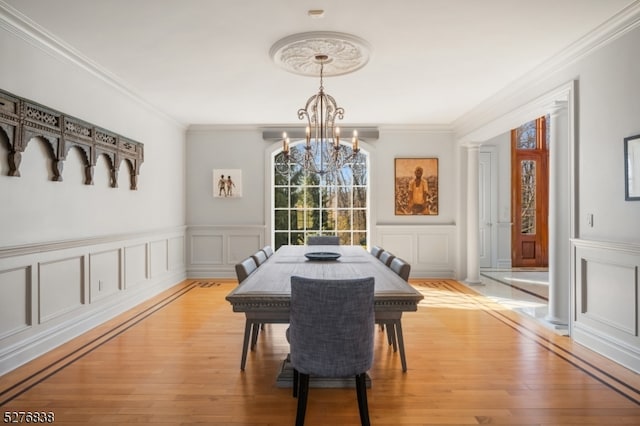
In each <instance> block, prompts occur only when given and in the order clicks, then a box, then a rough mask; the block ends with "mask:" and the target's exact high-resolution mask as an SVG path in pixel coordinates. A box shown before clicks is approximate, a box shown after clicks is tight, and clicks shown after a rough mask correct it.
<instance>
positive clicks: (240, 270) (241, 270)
mask: <svg viewBox="0 0 640 426" xmlns="http://www.w3.org/2000/svg"><path fill="white" fill-rule="evenodd" d="M256 269H258V265H257V264H256V261H255V260H254V259H253V257H247V258H246V259H244V260H243V261H242V262H240V263H237V264H236V276H237V277H238V284H242V282H243V281H244V280H246V279H247V277H248V276H249V275H251V273H252V272H253V271H255V270H256Z"/></svg>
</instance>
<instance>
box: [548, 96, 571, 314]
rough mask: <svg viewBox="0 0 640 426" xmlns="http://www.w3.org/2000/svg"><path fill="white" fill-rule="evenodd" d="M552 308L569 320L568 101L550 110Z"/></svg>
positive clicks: (550, 278) (550, 306)
mask: <svg viewBox="0 0 640 426" xmlns="http://www.w3.org/2000/svg"><path fill="white" fill-rule="evenodd" d="M549 130H550V132H549V221H548V227H549V312H548V314H547V318H546V320H547V321H549V322H551V323H553V324H558V325H566V324H568V323H569V288H570V286H571V283H570V277H569V268H570V262H571V259H570V245H569V221H568V217H569V211H570V210H569V175H568V170H569V163H568V161H569V154H568V152H569V146H568V144H569V140H568V128H567V103H566V102H555V103H554V105H553V107H552V109H551V111H550V112H549Z"/></svg>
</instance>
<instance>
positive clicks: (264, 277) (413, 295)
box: [226, 245, 424, 312]
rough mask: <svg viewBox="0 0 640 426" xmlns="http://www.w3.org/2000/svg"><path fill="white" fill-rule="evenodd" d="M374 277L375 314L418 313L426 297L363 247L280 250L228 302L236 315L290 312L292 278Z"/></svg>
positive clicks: (230, 294)
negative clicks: (329, 256) (321, 256)
mask: <svg viewBox="0 0 640 426" xmlns="http://www.w3.org/2000/svg"><path fill="white" fill-rule="evenodd" d="M318 252H320V253H338V254H340V257H339V258H338V259H337V260H309V259H307V257H305V254H308V253H318ZM294 275H297V276H301V277H307V278H319V279H353V278H365V277H374V279H375V296H374V298H375V302H374V304H375V309H376V311H384V310H389V311H396V312H402V311H415V310H417V304H418V302H419V301H420V300H422V299H423V298H424V296H423V295H422V294H421V293H420V292H419V291H417V290H416V289H414V288H413V287H412V286H410V285H409V284H408V283H407V282H406V281H405V280H403V279H402V278H400V276H398V275H397V274H396V273H395V272H393V271H392V270H391V269H390V268H389V267H387V266H386V265H385V264H384V263H382V262H381V261H380V260H378V259H377V258H376V257H375V256H373V255H372V254H370V253H369V252H368V251H366V250H365V249H364V248H363V247H361V246H345V245H332V246H281V247H280V248H279V249H278V250H277V251H276V252H275V253H274V255H273V256H271V257H270V258H269V259H267V261H266V262H264V263H263V264H262V265H260V266H259V267H258V269H257V270H256V271H254V272H253V273H252V274H250V275H249V277H248V278H247V279H245V280H244V281H243V282H242V284H240V285H239V286H238V287H236V288H235V289H234V290H233V291H231V292H230V293H229V294H228V295H227V297H226V299H227V300H228V301H229V302H230V303H231V304H232V306H233V310H234V311H236V312H250V311H253V312H256V311H272V312H274V311H280V312H288V310H289V302H290V299H291V277H292V276H294Z"/></svg>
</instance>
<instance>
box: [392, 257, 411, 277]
mask: <svg viewBox="0 0 640 426" xmlns="http://www.w3.org/2000/svg"><path fill="white" fill-rule="evenodd" d="M389 268H391V270H392V271H393V272H395V273H396V274H398V275H399V276H400V278H402V279H403V280H405V281H409V274H410V273H411V265H410V264H409V263H407V262H405V261H404V260H403V259H400V258H399V257H395V258H393V260H392V261H391V264H389Z"/></svg>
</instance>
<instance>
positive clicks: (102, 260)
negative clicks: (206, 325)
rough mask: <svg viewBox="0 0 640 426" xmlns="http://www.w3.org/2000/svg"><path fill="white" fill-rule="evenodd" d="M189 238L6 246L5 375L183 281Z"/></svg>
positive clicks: (0, 290) (1, 311) (1, 313)
mask: <svg viewBox="0 0 640 426" xmlns="http://www.w3.org/2000/svg"><path fill="white" fill-rule="evenodd" d="M184 235H185V227H182V226H181V227H176V228H172V229H169V230H159V231H150V232H145V233H137V234H130V235H117V236H105V237H95V238H87V239H82V240H69V241H55V242H49V243H40V244H30V245H25V246H20V247H7V248H0V375H2V374H4V373H6V372H7V371H10V370H12V369H14V368H16V367H18V366H20V365H22V364H24V363H26V362H27V361H29V360H31V359H33V358H35V357H37V356H39V355H42V354H43V353H45V352H47V351H49V350H51V349H53V348H55V347H56V346H59V345H60V344H62V343H64V342H66V341H68V340H70V339H72V338H73V337H76V336H78V335H79V334H82V333H84V332H86V331H88V330H90V329H92V328H94V327H96V326H97V325H100V324H102V323H103V322H105V321H107V320H109V319H111V318H113V317H114V316H116V315H118V314H120V313H122V312H125V311H127V310H129V309H131V308H133V307H135V306H136V305H138V304H140V303H142V302H144V301H145V300H147V299H149V298H150V297H153V296H155V295H157V294H158V293H160V292H162V291H164V290H166V289H168V288H170V287H172V286H174V285H176V284H178V283H180V282H181V281H182V280H184V279H185V278H186V271H185V267H184V259H185V254H184V241H185V237H184ZM151 265H153V267H152V266H151ZM168 265H171V270H169V267H168Z"/></svg>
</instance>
